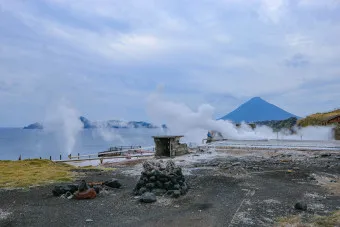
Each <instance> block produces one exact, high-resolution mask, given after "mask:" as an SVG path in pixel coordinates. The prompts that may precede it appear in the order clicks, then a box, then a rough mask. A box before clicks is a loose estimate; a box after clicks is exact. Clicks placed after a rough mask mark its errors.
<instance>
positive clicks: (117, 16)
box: [0, 0, 340, 125]
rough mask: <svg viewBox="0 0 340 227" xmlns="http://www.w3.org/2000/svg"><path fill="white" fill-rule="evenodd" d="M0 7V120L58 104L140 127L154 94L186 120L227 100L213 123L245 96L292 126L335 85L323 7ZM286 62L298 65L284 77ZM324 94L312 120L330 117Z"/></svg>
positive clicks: (56, 0) (337, 29)
mask: <svg viewBox="0 0 340 227" xmlns="http://www.w3.org/2000/svg"><path fill="white" fill-rule="evenodd" d="M0 2H1V3H0V5H1V9H2V11H1V13H0V30H1V31H2V32H1V34H0V60H1V61H2V64H1V65H0V92H1V94H3V97H2V98H0V106H1V107H2V108H3V109H8V106H10V107H11V108H12V109H13V110H17V111H18V112H20V111H21V110H22V109H23V104H24V103H31V107H32V108H35V110H32V112H34V111H36V112H38V111H39V110H38V108H40V109H41V108H42V106H44V105H45V103H46V102H48V99H49V98H50V99H53V98H55V99H57V97H58V96H67V97H68V98H69V99H70V100H71V101H73V102H74V103H75V105H77V106H79V108H80V110H81V112H84V113H85V114H86V113H88V114H89V115H90V116H91V118H99V119H104V118H106V117H107V118H123V117H124V118H128V119H140V116H142V115H143V113H142V112H143V102H141V101H140V100H141V99H143V98H145V96H147V94H148V93H149V92H150V91H151V90H153V89H154V88H155V87H156V86H157V84H160V83H164V84H165V87H166V88H167V92H166V93H167V94H168V95H169V96H170V97H172V98H173V99H174V100H182V101H183V102H186V103H189V106H190V107H192V108H196V107H197V106H199V104H200V103H204V102H205V101H206V100H208V101H210V102H212V103H215V105H216V106H217V105H223V104H222V103H223V100H219V99H218V98H216V99H213V98H211V96H212V95H213V96H216V97H224V95H226V94H228V95H229V94H230V95H231V96H232V97H233V98H227V100H228V101H227V102H230V103H231V104H229V103H228V104H225V105H224V106H226V107H223V108H222V107H216V109H217V114H219V115H222V114H224V112H223V111H229V110H231V109H232V108H233V107H234V106H235V105H236V104H237V102H241V101H244V100H245V99H247V98H250V97H252V96H264V98H270V99H271V100H277V101H278V104H282V105H286V104H287V103H290V102H292V103H293V104H292V106H293V108H287V109H289V110H290V111H292V112H294V111H296V112H297V113H298V114H300V115H302V114H303V113H304V112H310V111H311V110H314V109H316V108H317V107H314V106H313V107H312V106H311V105H305V104H304V103H305V102H304V101H303V97H309V96H312V95H313V92H314V90H315V89H314V87H316V86H317V85H316V84H314V81H315V80H320V83H323V82H325V81H327V82H329V81H336V80H337V79H338V78H339V73H340V68H339V67H338V63H337V62H338V59H339V58H340V54H339V53H340V42H339V40H338V38H337V37H339V35H340V24H339V22H338V21H337V15H336V14H335V11H334V10H335V9H337V7H338V4H333V3H331V2H332V1H322V2H324V3H323V4H322V7H321V6H320V7H319V8H318V6H319V4H321V3H320V2H321V1H314V0H313V1H308V2H307V1H302V0H300V1H299V2H297V3H296V2H293V1H284V0H275V1H274V0H254V1H236V0H228V1H224V0H219V1H214V2H205V1H196V2H191V1H187V2H186V3H185V4H186V5H185V7H184V6H183V4H184V3H183V2H180V1H170V0H169V1H168V0H166V1H152V0H150V1H124V2H121V1H111V0H98V1H96V3H94V2H93V1H90V0H84V1H67V0H45V1H19V0H17V1H0ZM330 3H331V4H330ZM325 5H326V7H324V6H325ZM328 5H331V6H332V7H329V6H328ZM294 56H295V58H294ZM296 56H303V59H302V58H299V59H300V60H301V59H302V60H303V62H304V63H306V64H299V66H300V67H289V64H288V65H287V61H288V60H291V62H292V61H293V60H294V59H295V60H296ZM299 59H298V60H299ZM295 63H296V62H295ZM295 63H294V64H295ZM300 63H301V61H300ZM294 64H291V65H294ZM295 65H296V64H295ZM334 83H335V84H337V83H336V82H334ZM325 86H326V85H325ZM327 88H328V89H319V90H318V93H319V96H318V97H319V98H318V99H317V100H319V102H320V103H318V104H314V105H315V106H319V107H320V109H322V108H323V107H324V105H323V104H322V103H321V102H323V101H324V102H326V101H327V103H328V104H327V105H329V106H331V105H336V101H335V100H333V99H331V100H333V101H332V102H328V99H329V98H330V97H331V94H334V93H336V92H337V91H335V87H334V86H329V85H327ZM51 93H54V94H55V95H54V96H53V97H52V95H51ZM282 94H284V95H282ZM289 94H297V95H300V96H301V99H294V97H293V95H289ZM4 97H6V98H7V100H6V98H4ZM9 97H10V99H11V100H10V101H8V98H9ZM207 97H209V98H207ZM282 97H284V98H282ZM23 100H25V101H23ZM25 105H28V104H25ZM117 106H119V107H120V108H117ZM26 107H27V106H26ZM102 108H105V109H109V111H106V112H105V113H103V111H101V109H102ZM325 108H326V107H325ZM327 108H328V106H327ZM131 109H133V110H134V111H130V110H131ZM136 110H139V111H136ZM218 111H220V113H219V112H218ZM11 115H12V112H10V111H4V112H3V113H1V114H0V119H2V121H3V122H4V121H12V122H13V121H16V120H15V119H12V117H11ZM110 116H112V117H110ZM33 118H35V116H34V115H33V114H31V116H29V117H27V118H25V121H26V119H32V121H33V120H38V119H33ZM20 124H22V123H20ZM0 125H1V122H0Z"/></svg>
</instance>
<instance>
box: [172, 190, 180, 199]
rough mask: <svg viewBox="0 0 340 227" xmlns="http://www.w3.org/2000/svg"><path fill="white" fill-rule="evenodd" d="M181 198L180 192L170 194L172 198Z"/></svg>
mask: <svg viewBox="0 0 340 227" xmlns="http://www.w3.org/2000/svg"><path fill="white" fill-rule="evenodd" d="M180 196H181V192H180V191H179V190H174V193H173V194H172V197H173V198H178V197H180Z"/></svg>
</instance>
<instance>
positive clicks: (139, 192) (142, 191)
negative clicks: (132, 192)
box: [138, 187, 148, 195]
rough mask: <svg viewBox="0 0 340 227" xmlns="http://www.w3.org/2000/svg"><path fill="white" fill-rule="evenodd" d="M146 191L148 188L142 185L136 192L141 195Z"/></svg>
mask: <svg viewBox="0 0 340 227" xmlns="http://www.w3.org/2000/svg"><path fill="white" fill-rule="evenodd" d="M147 191H148V189H146V188H145V187H142V188H141V189H139V191H138V194H139V195H143V194H144V193H145V192H147Z"/></svg>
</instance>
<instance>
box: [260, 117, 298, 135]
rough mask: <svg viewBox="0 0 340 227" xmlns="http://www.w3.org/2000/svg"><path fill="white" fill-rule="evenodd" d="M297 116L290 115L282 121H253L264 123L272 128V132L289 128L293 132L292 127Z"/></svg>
mask: <svg viewBox="0 0 340 227" xmlns="http://www.w3.org/2000/svg"><path fill="white" fill-rule="evenodd" d="M296 122H297V118H296V117H291V118H288V119H286V120H282V121H259V122H255V125H259V126H261V125H265V126H268V127H270V128H272V129H273V131H274V132H279V131H281V130H282V129H289V130H290V131H291V132H293V127H294V126H295V125H296Z"/></svg>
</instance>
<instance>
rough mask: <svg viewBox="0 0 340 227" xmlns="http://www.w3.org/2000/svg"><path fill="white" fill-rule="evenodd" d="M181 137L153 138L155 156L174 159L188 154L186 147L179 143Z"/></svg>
mask: <svg viewBox="0 0 340 227" xmlns="http://www.w3.org/2000/svg"><path fill="white" fill-rule="evenodd" d="M182 137H183V136H153V139H154V141H155V156H167V157H174V156H179V155H184V154H187V153H189V151H188V145H187V144H182V143H180V139H181V138H182Z"/></svg>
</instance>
